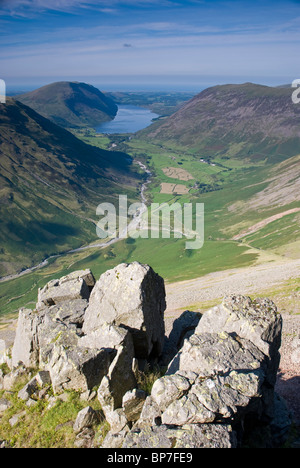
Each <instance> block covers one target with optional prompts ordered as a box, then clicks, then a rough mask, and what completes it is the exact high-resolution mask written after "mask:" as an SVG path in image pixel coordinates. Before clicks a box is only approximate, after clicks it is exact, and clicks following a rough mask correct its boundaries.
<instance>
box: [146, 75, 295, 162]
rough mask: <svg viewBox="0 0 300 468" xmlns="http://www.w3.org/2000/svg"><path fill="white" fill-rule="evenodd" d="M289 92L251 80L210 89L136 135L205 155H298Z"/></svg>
mask: <svg viewBox="0 0 300 468" xmlns="http://www.w3.org/2000/svg"><path fill="white" fill-rule="evenodd" d="M292 91H293V90H292V89H291V88H273V87H268V86H262V85H256V84H252V83H245V84H241V85H233V84H230V85H222V86H215V87H212V88H208V89H205V90H204V91H202V92H201V93H200V94H198V95H197V96H195V97H194V98H193V99H192V100H190V101H189V102H188V103H186V104H185V105H184V106H183V107H182V108H181V109H180V110H178V111H177V112H176V113H175V114H173V115H172V116H170V117H169V118H167V119H166V120H165V121H164V122H163V123H162V122H158V123H156V124H153V125H152V126H151V127H149V128H148V129H145V130H143V131H142V132H140V135H141V137H142V138H146V139H148V140H152V141H153V139H155V140H157V141H161V142H170V143H172V144H174V143H176V145H178V146H181V147H184V148H185V150H187V149H192V150H197V151H199V153H200V154H201V155H202V156H205V157H207V158H209V157H214V156H216V155H219V156H223V157H224V158H238V159H245V158H247V159H248V160H249V161H250V162H251V161H252V162H255V163H257V162H259V161H266V162H271V161H272V162H280V161H282V160H284V159H286V158H287V157H289V156H295V155H296V154H298V153H300V126H299V122H300V105H296V104H294V103H293V102H292ZM193 152H194V153H195V151H193Z"/></svg>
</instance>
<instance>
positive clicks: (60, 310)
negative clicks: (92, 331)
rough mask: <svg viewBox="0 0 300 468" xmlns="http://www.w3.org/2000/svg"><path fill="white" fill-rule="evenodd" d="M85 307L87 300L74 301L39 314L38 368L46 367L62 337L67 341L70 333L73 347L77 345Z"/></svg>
mask: <svg viewBox="0 0 300 468" xmlns="http://www.w3.org/2000/svg"><path fill="white" fill-rule="evenodd" d="M87 306H88V301H87V300H85V299H75V300H72V301H67V302H62V303H61V304H59V305H55V306H51V307H49V308H45V309H43V310H42V311H40V312H39V316H40V323H39V327H38V347H39V365H40V367H42V368H43V367H46V366H47V364H48V362H49V360H50V357H51V354H52V351H53V348H54V347H55V344H56V342H57V340H58V339H59V338H60V339H61V342H62V341H63V338H64V337H65V338H66V341H68V340H69V338H68V335H69V334H70V333H71V334H72V336H73V337H74V339H75V341H74V343H73V345H74V344H76V345H77V341H78V338H79V335H81V329H82V324H83V320H84V314H85V310H86V308H87ZM77 335H78V337H77Z"/></svg>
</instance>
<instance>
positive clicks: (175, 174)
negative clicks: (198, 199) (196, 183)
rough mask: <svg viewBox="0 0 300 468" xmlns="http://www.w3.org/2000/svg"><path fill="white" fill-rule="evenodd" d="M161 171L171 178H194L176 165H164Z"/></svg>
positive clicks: (185, 179) (186, 179)
mask: <svg viewBox="0 0 300 468" xmlns="http://www.w3.org/2000/svg"><path fill="white" fill-rule="evenodd" d="M162 171H163V173H164V174H165V175H166V176H167V177H171V178H172V179H178V180H184V181H188V180H194V177H193V176H192V175H191V174H190V173H189V172H188V171H186V170H185V169H180V168H178V167H165V168H164V169H162Z"/></svg>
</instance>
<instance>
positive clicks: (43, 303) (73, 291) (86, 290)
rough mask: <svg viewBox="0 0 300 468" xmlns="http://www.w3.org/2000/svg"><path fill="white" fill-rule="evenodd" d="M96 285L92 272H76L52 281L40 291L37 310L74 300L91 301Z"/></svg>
mask: <svg viewBox="0 0 300 468" xmlns="http://www.w3.org/2000/svg"><path fill="white" fill-rule="evenodd" d="M94 285H95V278H94V276H93V274H92V272H91V270H81V271H75V272H73V273H70V274H69V275H67V276H64V277H63V278H61V279H59V280H52V281H50V282H49V283H48V284H47V285H46V286H45V287H44V288H42V289H39V293H38V302H37V304H36V309H37V310H42V309H44V308H45V307H49V306H52V305H55V304H59V303H61V302H66V301H70V300H74V299H89V297H90V292H91V290H92V289H93V287H94Z"/></svg>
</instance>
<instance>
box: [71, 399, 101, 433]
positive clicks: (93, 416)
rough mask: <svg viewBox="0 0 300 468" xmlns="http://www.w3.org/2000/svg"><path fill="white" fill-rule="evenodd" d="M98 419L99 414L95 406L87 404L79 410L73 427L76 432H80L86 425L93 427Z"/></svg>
mask: <svg viewBox="0 0 300 468" xmlns="http://www.w3.org/2000/svg"><path fill="white" fill-rule="evenodd" d="M97 421H98V415H97V413H96V411H95V410H93V408H91V407H90V406H87V407H86V408H84V409H83V410H81V411H79V413H78V415H77V417H76V421H75V423H74V426H73V429H74V432H75V434H79V433H80V432H81V431H82V430H83V429H85V428H86V427H88V428H89V427H92V426H93V424H95V423H96V422H97Z"/></svg>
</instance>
